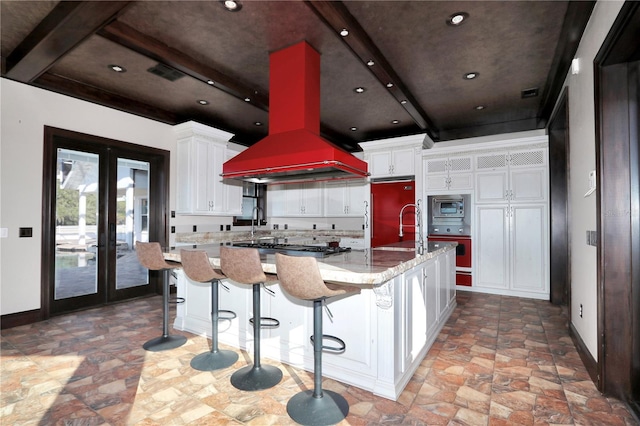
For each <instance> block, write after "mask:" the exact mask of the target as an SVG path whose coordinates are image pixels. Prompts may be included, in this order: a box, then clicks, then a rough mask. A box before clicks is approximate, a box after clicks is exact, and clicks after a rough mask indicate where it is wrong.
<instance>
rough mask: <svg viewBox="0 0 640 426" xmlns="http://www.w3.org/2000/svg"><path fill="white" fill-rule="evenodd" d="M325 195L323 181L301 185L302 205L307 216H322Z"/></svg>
mask: <svg viewBox="0 0 640 426" xmlns="http://www.w3.org/2000/svg"><path fill="white" fill-rule="evenodd" d="M323 197H324V195H323V191H322V184H321V183H305V184H302V186H301V187H300V206H301V211H302V214H303V215H305V216H322V213H323V212H322V206H323V203H322V198H323Z"/></svg>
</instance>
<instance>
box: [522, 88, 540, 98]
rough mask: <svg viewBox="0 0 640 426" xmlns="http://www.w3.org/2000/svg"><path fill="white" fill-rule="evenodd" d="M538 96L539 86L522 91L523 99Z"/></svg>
mask: <svg viewBox="0 0 640 426" xmlns="http://www.w3.org/2000/svg"><path fill="white" fill-rule="evenodd" d="M536 96H538V88H537V87H534V88H533V89H525V90H523V91H522V99H526V98H535V97H536Z"/></svg>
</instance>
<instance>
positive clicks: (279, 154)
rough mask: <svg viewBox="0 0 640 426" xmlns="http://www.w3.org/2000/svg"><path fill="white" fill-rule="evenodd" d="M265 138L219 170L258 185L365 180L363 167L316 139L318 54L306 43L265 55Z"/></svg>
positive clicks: (318, 110)
mask: <svg viewBox="0 0 640 426" xmlns="http://www.w3.org/2000/svg"><path fill="white" fill-rule="evenodd" d="M269 61H270V66H269V71H270V74H269V87H270V93H269V135H268V136H267V137H265V138H264V139H261V140H260V141H258V142H257V143H256V144H254V145H252V146H251V147H249V148H248V149H246V150H245V151H243V152H241V153H240V154H238V155H236V156H235V157H233V158H232V159H230V160H229V161H227V162H225V163H224V164H223V166H222V174H221V176H222V177H223V178H225V179H239V180H244V181H250V182H258V183H286V182H309V181H320V180H335V179H353V178H363V177H366V176H368V175H369V173H368V172H367V163H365V162H364V161H362V160H360V159H359V158H357V157H355V156H353V155H351V154H350V153H349V152H347V151H345V150H343V149H341V148H339V147H337V146H336V145H334V144H333V143H331V142H329V141H327V140H325V139H323V138H322V137H320V135H319V134H320V54H319V53H318V52H317V51H316V50H315V49H313V48H312V47H311V46H309V45H308V44H307V43H306V42H304V41H303V42H300V43H297V44H295V45H293V46H291V47H287V48H285V49H282V50H279V51H276V52H273V53H271V54H270V55H269Z"/></svg>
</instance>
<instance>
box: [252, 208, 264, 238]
mask: <svg viewBox="0 0 640 426" xmlns="http://www.w3.org/2000/svg"><path fill="white" fill-rule="evenodd" d="M260 210H262V207H260V206H255V207H254V208H253V209H252V210H251V238H253V234H255V232H256V226H255V223H254V222H253V213H254V212H255V214H256V222H258V228H260V217H259V216H258V212H259V211H260Z"/></svg>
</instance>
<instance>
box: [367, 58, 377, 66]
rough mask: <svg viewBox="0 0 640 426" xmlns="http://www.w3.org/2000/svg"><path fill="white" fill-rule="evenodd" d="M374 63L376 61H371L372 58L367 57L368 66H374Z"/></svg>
mask: <svg viewBox="0 0 640 426" xmlns="http://www.w3.org/2000/svg"><path fill="white" fill-rule="evenodd" d="M375 64H376V63H375V62H373V59H369V62H367V65H368V66H370V67H372V66H374V65H375Z"/></svg>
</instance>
